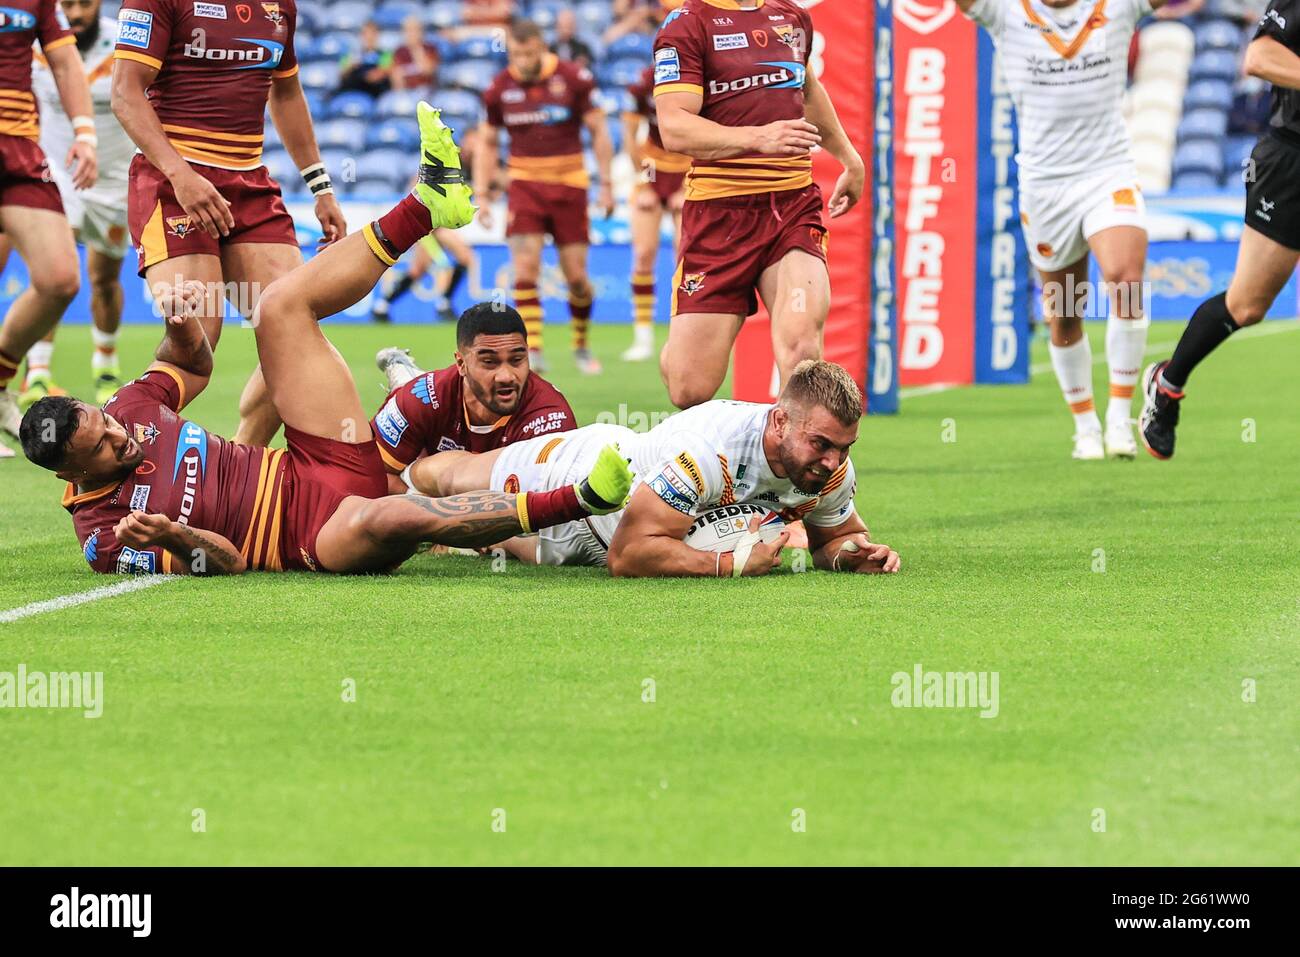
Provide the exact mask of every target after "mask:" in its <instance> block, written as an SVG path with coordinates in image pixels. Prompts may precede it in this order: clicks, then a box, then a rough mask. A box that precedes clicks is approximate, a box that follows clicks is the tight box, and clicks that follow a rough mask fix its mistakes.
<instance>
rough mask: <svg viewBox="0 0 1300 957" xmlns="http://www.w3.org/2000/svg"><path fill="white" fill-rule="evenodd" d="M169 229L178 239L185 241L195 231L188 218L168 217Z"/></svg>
mask: <svg viewBox="0 0 1300 957" xmlns="http://www.w3.org/2000/svg"><path fill="white" fill-rule="evenodd" d="M167 229H168V230H170V231H171V234H172V235H173V236H175V237H176V238H177V239H184V238H185V237H186V236H188V235H189V234H190V231H191V230H193V229H194V225H193V223H191V222H190V218H189V217H188V216H168V217H167Z"/></svg>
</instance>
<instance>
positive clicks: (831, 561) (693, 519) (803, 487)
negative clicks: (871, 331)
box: [407, 359, 901, 577]
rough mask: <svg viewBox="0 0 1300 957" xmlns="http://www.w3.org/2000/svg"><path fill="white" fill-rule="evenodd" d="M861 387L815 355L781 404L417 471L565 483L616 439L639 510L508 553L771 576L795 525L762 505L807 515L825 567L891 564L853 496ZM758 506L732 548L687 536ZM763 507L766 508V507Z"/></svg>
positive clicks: (457, 458)
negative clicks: (768, 529)
mask: <svg viewBox="0 0 1300 957" xmlns="http://www.w3.org/2000/svg"><path fill="white" fill-rule="evenodd" d="M861 416H862V393H861V392H860V391H859V389H858V386H857V383H855V382H854V381H853V378H852V377H851V376H850V375H849V374H848V373H847V372H846V371H845V370H844V369H843V368H842V367H841V366H838V365H835V364H834V363H831V362H825V361H822V360H815V359H806V360H804V361H803V362H801V363H799V365H798V366H796V367H795V368H794V370H793V371H792V372H791V374H790V376H789V378H788V380H787V382H786V385H785V388H784V389H783V390H782V391H781V395H780V398H779V399H778V400H777V401H776V402H775V403H774V404H772V405H762V404H758V403H751V402H732V401H728V400H714V401H711V402H705V403H702V404H700V405H697V406H695V407H694V408H691V409H688V410H686V411H685V412H679V413H677V414H676V415H673V416H671V417H670V418H668V419H667V420H665V421H664V422H663V423H661V424H660V425H658V426H656V427H655V428H653V429H651V430H650V431H649V432H645V433H637V432H633V431H632V430H631V429H627V428H624V427H623V426H618V425H604V424H597V425H589V426H586V427H584V428H581V429H575V430H574V431H572V432H565V433H563V434H561V435H542V436H538V437H537V438H534V439H529V440H527V441H524V442H517V443H514V444H513V445H507V446H505V447H503V448H500V449H496V450H493V451H491V452H486V453H483V454H481V455H476V454H474V453H471V452H443V453H440V454H438V455H433V456H429V457H427V458H423V459H420V460H418V461H417V462H416V463H415V464H414V465H413V466H412V467H411V468H410V470H409V471H408V472H407V479H408V481H409V482H410V483H411V486H412V488H414V489H415V490H417V491H421V492H424V493H426V494H429V495H449V494H459V493H460V492H463V491H468V490H469V489H473V488H491V489H494V490H497V491H507V492H509V491H545V490H548V489H555V488H563V487H566V486H567V485H568V484H570V483H571V482H572V481H573V480H574V479H573V477H574V476H578V475H582V474H584V473H585V472H586V471H587V470H588V469H589V468H590V467H591V465H592V463H593V462H595V461H597V460H598V458H599V455H600V450H601V449H602V448H604V447H606V446H608V445H609V444H610V443H617V444H618V447H619V450H620V452H621V453H622V454H623V455H625V456H627V457H628V458H630V459H631V462H632V470H633V472H634V473H635V476H636V477H635V480H634V484H633V487H632V493H631V497H630V499H629V501H628V505H627V507H626V508H624V509H621V510H617V511H612V512H609V513H607V514H604V515H591V516H587V517H585V518H583V519H582V520H581V521H576V522H570V523H568V524H564V525H555V526H552V527H551V528H547V529H543V530H542V531H541V532H540V533H539V534H538V536H537V537H536V538H531V537H530V538H516V539H514V540H512V541H510V542H507V543H506V549H507V551H509V552H510V553H511V554H513V555H514V556H515V557H517V558H520V559H521V560H523V561H526V562H533V563H537V564H545V565H606V566H607V567H608V568H609V571H610V574H612V575H614V576H617V577H654V576H697V577H711V576H717V577H740V576H742V575H743V576H755V575H766V574H767V573H768V572H770V571H772V569H774V568H776V567H778V566H779V565H780V564H781V548H782V546H784V545H785V543H786V539H787V538H788V536H789V533H788V532H784V531H782V532H779V533H777V534H775V535H768V534H764V532H765V529H764V528H762V527H760V526H762V525H763V524H764V519H763V518H761V517H760V516H759V515H758V514H754V513H755V512H761V513H763V514H764V515H766V516H767V518H768V519H769V520H771V524H773V525H775V524H776V521H777V520H776V519H775V518H774V517H773V516H779V517H780V519H783V520H785V521H787V522H788V521H794V520H796V519H802V520H803V522H804V524H805V526H806V527H807V532H808V545H809V549H810V550H811V552H812V555H813V562H814V564H815V565H816V567H817V568H820V569H825V570H828V571H840V572H865V573H882V572H883V573H890V572H897V571H898V570H899V568H900V567H901V566H900V561H899V557H898V553H897V552H896V551H894V550H893V549H891V548H890V547H889V546H888V545H882V544H880V543H878V542H873V541H871V537H870V534H869V532H868V531H867V527H866V525H865V524H863V521H862V519H861V517H860V516H859V515H858V512H857V509H856V508H855V506H854V504H853V496H854V493H855V492H856V490H857V483H856V481H855V479H854V473H853V463H852V462H851V461H850V459H849V449H850V447H852V445H853V443H854V442H856V441H857V438H858V423H859V420H860V419H861ZM729 506H750V507H749V508H740V509H732V510H731V511H734V512H735V513H736V515H737V516H740V517H744V516H746V515H753V517H752V518H751V519H750V527H749V529H748V532H747V533H746V534H744V535H743V536H741V537H740V538H739V539H738V541H736V543H735V547H734V548H733V549H732V550H730V551H727V550H721V551H718V550H712V549H708V550H706V549H701V548H696V547H694V546H693V545H692V544H690V543H688V541H686V539H687V538H688V537H691V536H693V531H694V529H695V528H697V527H698V526H699V525H700V524H701V521H700V520H701V519H704V520H705V521H706V522H708V521H711V518H710V516H711V515H713V514H714V513H715V512H716V510H718V509H719V508H727V507H729ZM753 506H759V507H760V508H754V507H753Z"/></svg>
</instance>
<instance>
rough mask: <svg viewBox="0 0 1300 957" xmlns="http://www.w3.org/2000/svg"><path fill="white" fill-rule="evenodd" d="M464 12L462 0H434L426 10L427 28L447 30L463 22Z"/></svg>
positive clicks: (425, 21) (425, 20)
mask: <svg viewBox="0 0 1300 957" xmlns="http://www.w3.org/2000/svg"><path fill="white" fill-rule="evenodd" d="M461 18H462V10H461V4H460V0H433V2H432V3H430V4H428V5H427V6H425V8H424V23H425V26H428V27H432V28H433V29H435V30H445V29H447V28H448V27H454V26H456V25H457V24H459V23H460V22H461Z"/></svg>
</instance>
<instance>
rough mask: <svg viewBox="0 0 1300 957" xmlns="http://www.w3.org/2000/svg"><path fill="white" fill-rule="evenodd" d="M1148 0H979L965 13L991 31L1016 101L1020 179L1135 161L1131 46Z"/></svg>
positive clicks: (1005, 77)
mask: <svg viewBox="0 0 1300 957" xmlns="http://www.w3.org/2000/svg"><path fill="white" fill-rule="evenodd" d="M1150 12H1151V5H1150V3H1149V2H1148V0H1078V2H1076V3H1073V4H1071V5H1070V6H1068V7H1065V8H1063V9H1052V8H1051V7H1048V6H1045V5H1043V4H1042V3H1040V2H1038V0H976V2H975V3H974V4H973V5H972V6H971V8H970V10H969V11H968V12H967V15H968V16H969V17H970V18H971V19H973V20H974V21H975V22H976V23H978V24H979V25H980V26H982V27H983V28H984V29H985V30H987V31H988V32H989V35H990V36H992V38H993V42H994V44H995V45H996V47H997V50H998V60H999V62H1000V65H1001V66H1000V68H1001V70H1002V76H1003V78H1004V79H1005V81H1006V84H1007V87H1008V89H1009V91H1010V93H1011V98H1012V101H1013V102H1014V103H1015V105H1016V122H1017V125H1018V126H1019V130H1020V151H1019V152H1018V153H1017V154H1016V162H1017V163H1018V164H1019V166H1020V179H1021V181H1022V182H1025V181H1029V182H1034V181H1041V180H1045V179H1057V178H1061V177H1066V176H1074V175H1076V174H1078V173H1082V172H1085V171H1087V172H1097V171H1099V170H1104V169H1107V168H1110V167H1114V166H1121V165H1124V164H1127V163H1130V162H1132V160H1131V158H1130V156H1129V140H1128V131H1127V130H1126V129H1125V126H1124V115H1123V112H1122V110H1121V102H1122V98H1123V96H1124V86H1125V83H1126V81H1127V78H1128V50H1129V43H1130V41H1131V40H1132V37H1133V30H1134V29H1135V28H1136V26H1137V22H1138V20H1140V19H1141V18H1142V17H1144V16H1146V15H1147V14H1149V13H1150Z"/></svg>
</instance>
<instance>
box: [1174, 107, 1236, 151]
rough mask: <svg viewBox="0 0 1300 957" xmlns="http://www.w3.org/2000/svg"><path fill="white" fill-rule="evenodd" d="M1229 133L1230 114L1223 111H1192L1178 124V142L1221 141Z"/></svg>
mask: <svg viewBox="0 0 1300 957" xmlns="http://www.w3.org/2000/svg"><path fill="white" fill-rule="evenodd" d="M1227 131H1228V114H1226V113H1224V112H1223V111H1222V110H1192V111H1191V112H1189V113H1184V114H1183V119H1182V122H1181V123H1179V124H1178V142H1180V143H1181V142H1183V141H1185V140H1194V139H1205V140H1216V141H1217V140H1221V139H1222V138H1223V135H1224V134H1225V133H1226V132H1227Z"/></svg>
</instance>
